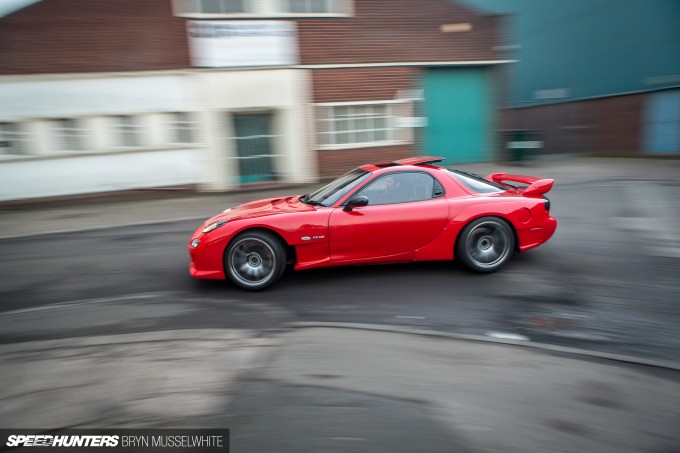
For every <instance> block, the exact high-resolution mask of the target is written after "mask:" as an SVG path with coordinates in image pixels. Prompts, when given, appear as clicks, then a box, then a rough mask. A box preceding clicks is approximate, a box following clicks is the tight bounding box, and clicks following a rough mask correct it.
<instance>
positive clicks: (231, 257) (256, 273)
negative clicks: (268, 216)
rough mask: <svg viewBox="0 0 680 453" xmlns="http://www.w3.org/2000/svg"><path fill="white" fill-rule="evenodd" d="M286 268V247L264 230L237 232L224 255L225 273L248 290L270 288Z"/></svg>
mask: <svg viewBox="0 0 680 453" xmlns="http://www.w3.org/2000/svg"><path fill="white" fill-rule="evenodd" d="M285 269H286V252H285V249H284V248H283V246H282V244H281V242H280V241H279V240H278V239H277V238H276V237H275V236H274V235H273V234H271V233H267V232H265V231H245V232H243V233H241V234H239V235H238V236H236V237H235V238H234V239H233V240H232V241H231V243H230V244H229V246H228V247H227V250H226V252H225V254H224V273H225V274H226V275H227V277H229V279H230V280H231V281H232V282H233V283H234V284H235V285H237V286H240V287H241V288H243V289H247V290H249V291H259V290H262V289H265V288H268V287H270V286H271V285H273V284H274V283H275V282H276V281H277V280H278V279H279V278H281V275H282V274H283V271H284V270H285Z"/></svg>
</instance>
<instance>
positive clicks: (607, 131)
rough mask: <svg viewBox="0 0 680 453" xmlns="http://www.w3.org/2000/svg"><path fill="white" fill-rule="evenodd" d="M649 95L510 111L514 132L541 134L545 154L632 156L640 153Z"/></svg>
mask: <svg viewBox="0 0 680 453" xmlns="http://www.w3.org/2000/svg"><path fill="white" fill-rule="evenodd" d="M645 96H646V94H644V93H643V94H631V95H625V96H611V97H606V98H599V99H590V100H583V101H574V102H565V103H560V104H553V105H546V106H537V107H526V108H521V109H509V110H507V111H506V112H505V114H506V115H507V118H508V119H507V122H508V124H510V125H511V128H513V129H530V130H537V131H540V132H541V134H542V136H543V140H544V141H545V149H544V151H545V152H546V153H571V152H585V153H592V154H598V155H633V154H636V153H638V152H640V147H641V133H642V130H641V128H642V112H643V105H644V101H645Z"/></svg>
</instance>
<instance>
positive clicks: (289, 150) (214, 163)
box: [198, 69, 318, 190]
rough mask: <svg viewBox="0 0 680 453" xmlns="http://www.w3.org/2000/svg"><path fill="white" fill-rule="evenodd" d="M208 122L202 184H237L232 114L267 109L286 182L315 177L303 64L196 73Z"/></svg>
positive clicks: (217, 186)
mask: <svg viewBox="0 0 680 453" xmlns="http://www.w3.org/2000/svg"><path fill="white" fill-rule="evenodd" d="M198 78H199V80H200V82H199V86H200V88H201V90H202V106H203V111H204V115H205V120H204V121H205V124H206V129H205V133H206V142H207V143H208V147H207V151H208V155H207V156H206V158H205V159H204V162H203V163H202V164H203V166H202V168H203V171H205V174H206V175H207V180H208V181H207V183H206V184H205V186H204V188H205V189H206V190H225V189H229V188H232V187H234V185H236V184H238V161H237V160H236V159H235V157H236V156H237V151H236V145H235V143H234V140H233V137H234V135H235V134H234V131H233V124H232V121H231V116H230V115H232V114H236V113H256V112H271V113H272V114H273V118H274V131H273V133H274V134H275V135H277V137H276V139H275V140H274V144H273V145H274V150H273V152H274V154H277V155H280V156H281V157H277V158H276V160H275V162H274V164H275V167H276V169H277V171H278V172H279V174H280V175H281V176H282V178H283V181H284V182H287V183H306V182H313V181H316V180H317V178H318V174H317V163H316V153H314V152H313V151H312V148H313V147H312V141H311V130H310V128H311V125H312V118H310V117H309V108H308V105H309V102H310V99H311V95H310V89H311V88H310V87H311V80H310V74H309V72H308V71H305V70H295V69H271V70H251V71H220V72H203V73H200V74H198Z"/></svg>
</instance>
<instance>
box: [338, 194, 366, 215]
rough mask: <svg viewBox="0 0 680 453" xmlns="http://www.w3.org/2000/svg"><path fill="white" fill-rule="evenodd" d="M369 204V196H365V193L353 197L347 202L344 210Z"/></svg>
mask: <svg viewBox="0 0 680 453" xmlns="http://www.w3.org/2000/svg"><path fill="white" fill-rule="evenodd" d="M367 205H368V197H365V196H363V195H359V196H358V197H352V198H351V199H350V200H349V201H348V202H347V204H346V205H345V208H344V209H343V211H351V210H352V209H354V208H360V207H362V206H367Z"/></svg>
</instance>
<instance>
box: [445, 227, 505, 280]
mask: <svg viewBox="0 0 680 453" xmlns="http://www.w3.org/2000/svg"><path fill="white" fill-rule="evenodd" d="M514 250H515V235H514V233H513V231H512V228H511V227H510V225H508V224H507V223H506V222H505V221H504V220H502V219H499V218H497V217H482V218H481V219H477V220H474V221H472V222H470V223H469V224H468V225H467V226H466V227H465V228H463V231H462V232H461V233H460V236H458V240H457V241H456V255H457V256H458V258H459V259H460V261H461V262H462V263H463V264H464V265H465V266H466V267H468V268H469V269H472V270H473V271H476V272H494V271H496V270H498V269H500V268H501V267H503V265H505V263H507V262H508V260H509V259H510V258H511V257H512V253H513V251H514Z"/></svg>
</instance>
